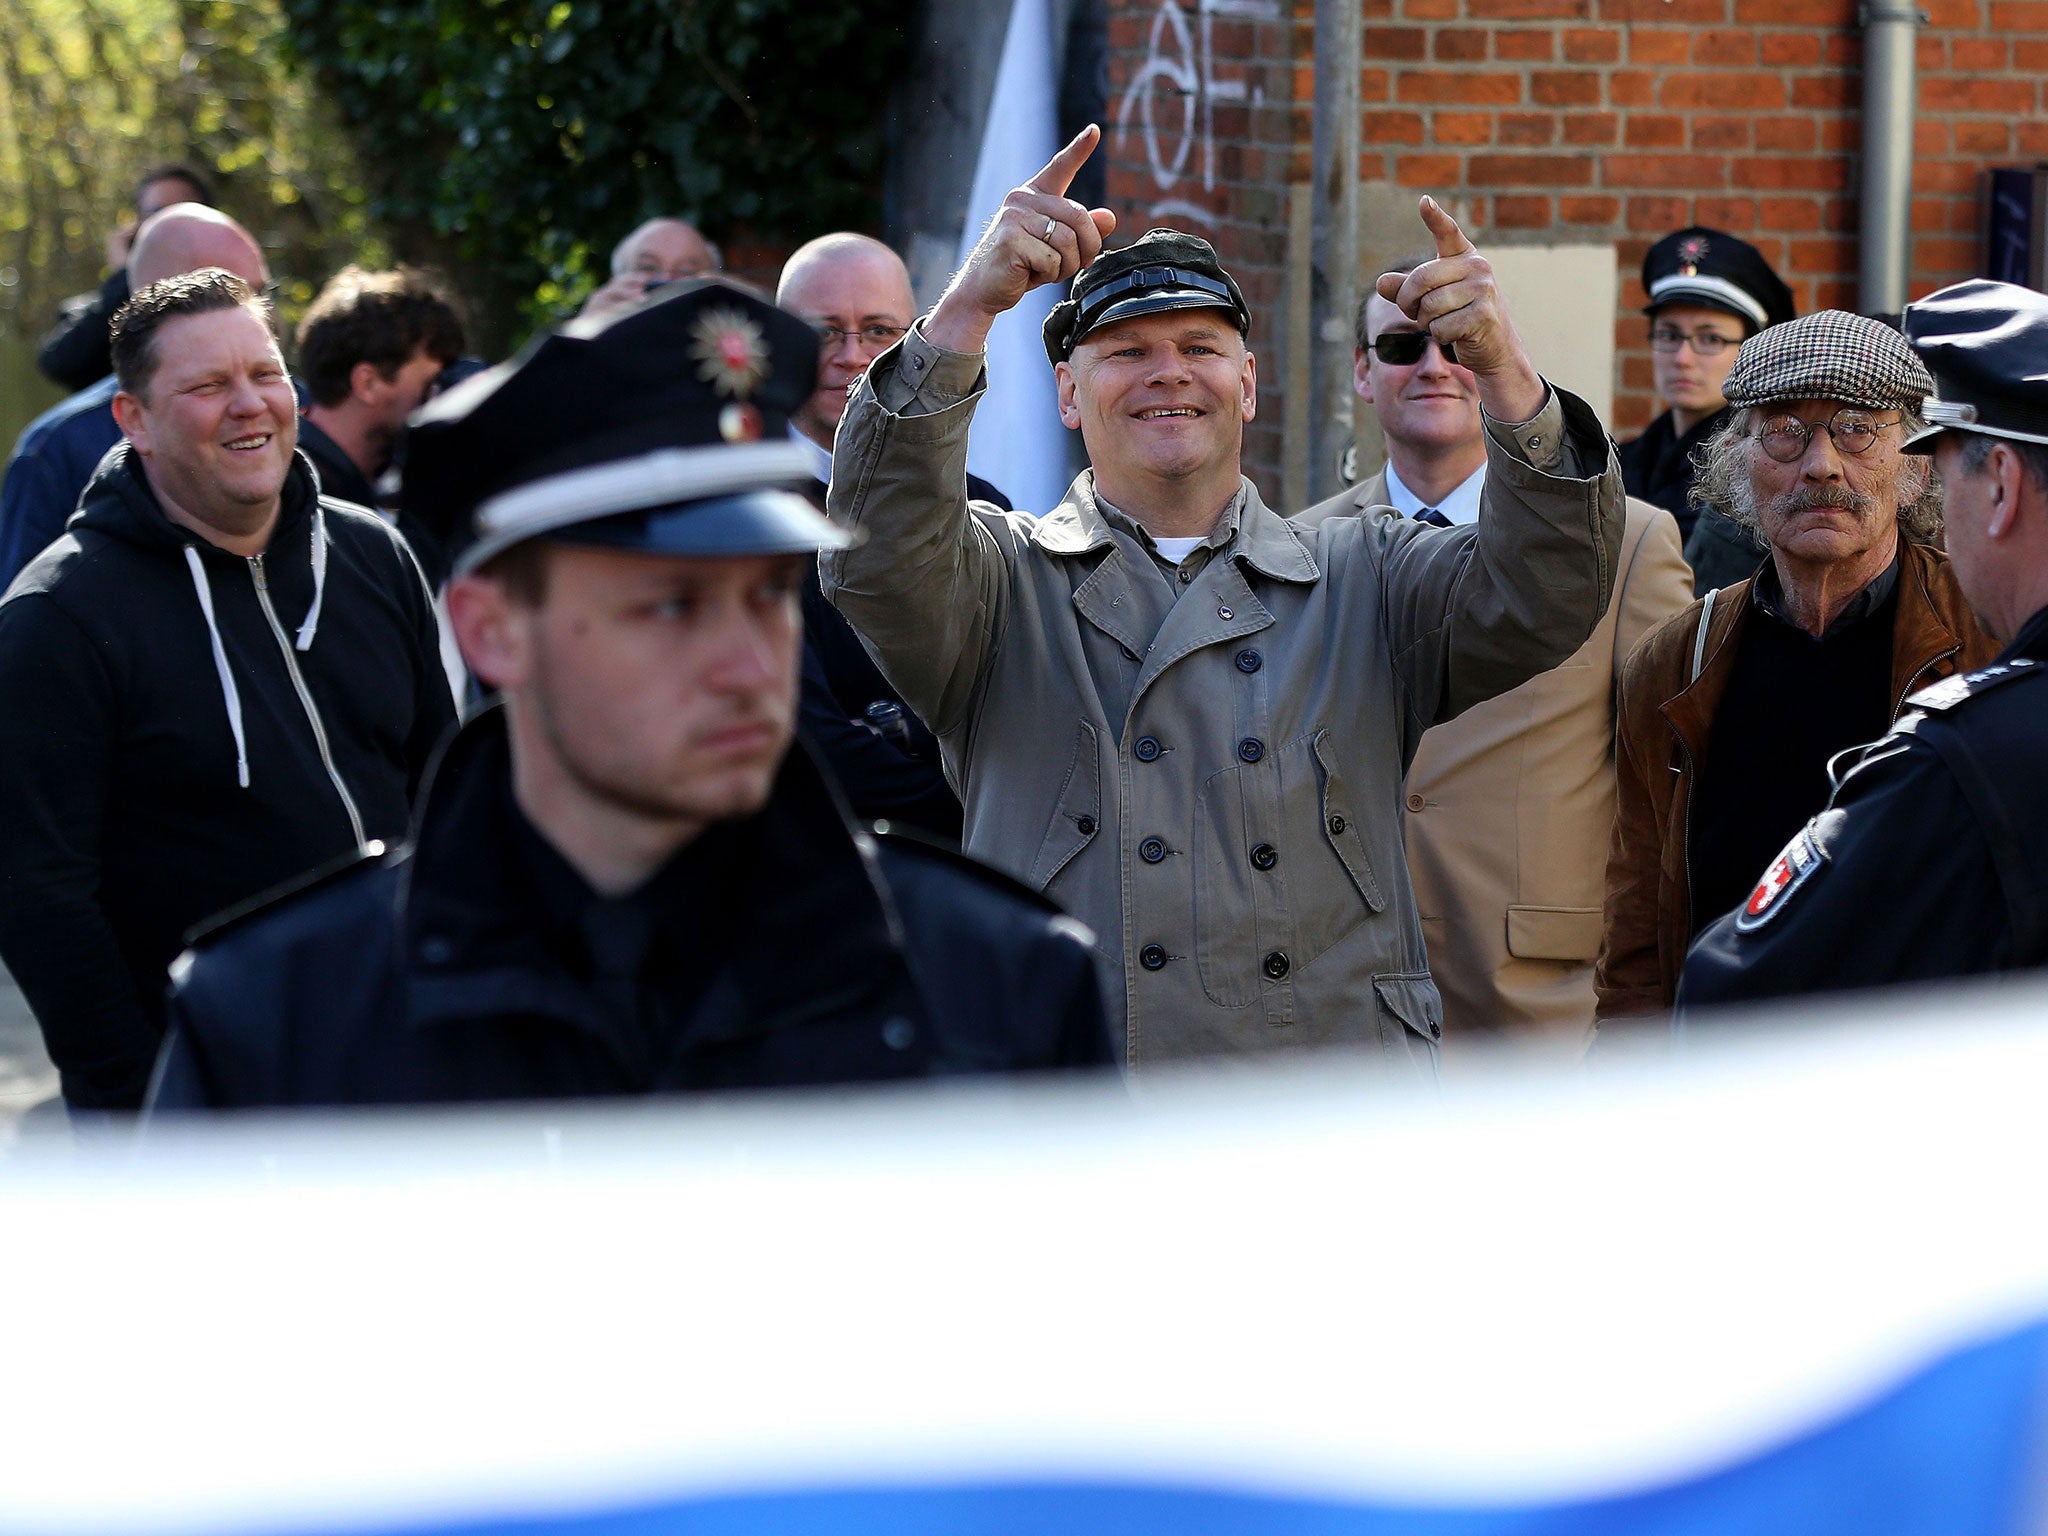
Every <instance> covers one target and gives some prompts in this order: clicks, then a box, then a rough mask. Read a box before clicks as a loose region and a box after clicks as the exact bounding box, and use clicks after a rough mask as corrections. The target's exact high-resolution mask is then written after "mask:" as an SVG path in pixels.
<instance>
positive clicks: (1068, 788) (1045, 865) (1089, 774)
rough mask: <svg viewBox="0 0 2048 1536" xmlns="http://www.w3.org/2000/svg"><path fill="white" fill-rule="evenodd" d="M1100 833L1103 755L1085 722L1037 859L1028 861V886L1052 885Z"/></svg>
mask: <svg viewBox="0 0 2048 1536" xmlns="http://www.w3.org/2000/svg"><path fill="white" fill-rule="evenodd" d="M1101 830H1102V755H1101V753H1100V751H1099V750H1098V749H1097V742H1096V736H1095V727H1094V726H1092V725H1090V724H1089V723H1088V722H1087V721H1086V720H1083V721H1082V722H1081V723H1080V726H1079V728H1078V729H1077V730H1076V731H1075V733H1074V756H1073V760H1072V761H1071V762H1069V763H1068V764H1067V776H1066V777H1065V778H1064V779H1062V780H1061V781H1060V792H1059V797H1058V799H1057V800H1055V801H1054V803H1053V808H1052V819H1051V820H1050V821H1048V822H1047V823H1046V828H1045V837H1044V839H1043V841H1041V842H1040V843H1039V845H1038V857H1037V858H1035V859H1033V860H1032V861H1031V873H1030V875H1029V877H1028V880H1027V883H1028V884H1030V885H1031V886H1033V887H1034V888H1035V889H1037V890H1041V891H1042V890H1044V889H1045V888H1046V887H1047V886H1049V885H1051V884H1052V882H1053V879H1054V877H1055V876H1057V875H1058V874H1059V872H1060V871H1061V870H1063V869H1065V868H1066V867H1067V865H1068V864H1069V863H1070V862H1071V861H1072V860H1073V857H1074V855H1075V854H1077V853H1079V852H1080V851H1081V850H1082V849H1083V848H1086V847H1087V846H1088V845H1089V844H1090V843H1092V842H1094V841H1095V838H1096V834H1097V833H1098V832H1100V831H1101Z"/></svg>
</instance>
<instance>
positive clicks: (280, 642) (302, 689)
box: [248, 555, 364, 848]
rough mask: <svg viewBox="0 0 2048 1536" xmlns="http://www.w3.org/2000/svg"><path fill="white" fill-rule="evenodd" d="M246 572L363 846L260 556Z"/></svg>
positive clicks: (352, 805) (352, 801)
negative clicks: (273, 603)
mask: <svg viewBox="0 0 2048 1536" xmlns="http://www.w3.org/2000/svg"><path fill="white" fill-rule="evenodd" d="M248 560H249V575H250V576H251V578H252V579H254V581H255V583H256V602H257V605H258V606H259V607H261V608H262V610H263V617H264V618H266V619H268V620H269V621H270V633H271V634H272V635H273V636H275V637H276V640H277V649H278V651H279V652H280V653H281V654H282V655H283V657H284V669H285V671H287V672H289V673H290V674H291V679H292V687H293V688H294V689H296V690H297V692H298V695H299V705H300V707H301V708H303V709H304V710H305V711H306V722H307V724H309V725H311V726H312V727H313V742H314V744H315V745H316V746H318V747H319V749H320V761H321V763H322V764H323V765H325V767H326V769H327V777H328V778H329V779H331V780H333V781H334V792H335V793H336V794H337V795H339V796H341V808H342V809H343V810H345V811H347V812H348V824H349V828H350V830H351V831H353V832H354V833H355V835H356V846H357V847H358V848H360V847H362V846H363V841H364V839H363V818H362V816H361V815H360V814H359V813H358V812H357V810H356V802H355V799H354V797H353V796H351V795H350V794H349V792H348V786H347V785H346V784H344V783H342V782H341V773H340V771H339V770H337V769H336V768H335V766H334V753H333V752H332V751H331V750H330V749H329V748H328V745H327V727H326V726H324V725H322V724H321V723H320V711H319V710H318V709H316V708H314V706H313V695H312V694H311V693H309V692H307V691H306V679H305V678H304V676H303V675H301V674H300V672H299V659H298V657H297V656H295V655H293V654H292V644H291V641H289V640H287V639H286V638H285V633H284V626H283V625H282V624H280V623H278V622H277V610H276V609H275V608H273V607H271V606H270V582H269V581H268V579H266V578H265V576H264V574H263V557H262V556H261V555H251V556H249V557H248Z"/></svg>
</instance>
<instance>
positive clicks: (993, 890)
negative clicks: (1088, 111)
mask: <svg viewBox="0 0 2048 1536" xmlns="http://www.w3.org/2000/svg"><path fill="white" fill-rule="evenodd" d="M816 350H817V339H816V336H815V335H814V334H813V332H812V331H811V329H810V327H809V326H807V325H805V324H804V323H803V322H801V321H799V320H797V319H795V318H793V317H792V316H789V315H786V314H784V313H783V312H782V311H780V310H777V309H775V308H773V307H772V306H770V305H768V304H765V303H762V302H760V301H758V300H755V299H753V298H751V297H749V296H748V295H746V294H744V293H742V292H740V291H739V290H737V289H735V288H732V287H730V286H728V285H725V284H723V283H720V282H716V281H706V282H700V283H694V284H692V285H690V286H689V287H687V288H684V289H680V290H677V291H674V292H672V293H671V294H669V295H668V296H666V297H662V298H658V299H656V300H653V301H651V302H649V303H647V304H645V305H642V306H640V307H638V308H635V309H632V310H629V311H627V312H625V313H623V314H622V315H618V316H615V317H611V318H609V319H607V320H604V321H593V322H576V323H574V324H572V325H571V326H570V327H567V328H565V330H564V331H563V332H561V333H558V334H555V335H551V336H547V337H545V338H543V339H542V340H541V341H540V342H538V343H537V344H536V345H535V346H534V347H532V348H530V349H529V350H528V352H527V353H526V354H525V355H524V356H523V357H522V358H520V359H519V360H518V361H517V362H516V363H514V364H510V365H507V366H506V367H503V368H498V369H493V370H491V371H490V372H488V373H486V374H484V375H482V376H480V377H478V378H476V379H473V380H471V381H470V382H469V383H468V384H466V385H464V386H462V387H460V388H458V389H456V390H454V391H452V392H451V393H449V394H448V395H446V396H443V397H442V398H440V399H439V400H437V401H435V402H433V403H432V404H431V405H430V406H428V407H427V408H426V410H425V411H424V412H423V413H422V415H421V416H419V417H417V418H416V419H415V425H414V428H413V433H412V440H411V457H410V462H409V464H408V468H407V474H406V481H405V494H406V497H407V498H408V500H410V501H413V502H414V503H415V505H416V508H417V509H418V510H419V511H421V512H422V513H423V514H424V515H426V516H427V518H428V520H429V521H430V522H432V523H435V524H437V525H439V526H441V527H443V528H447V529H449V530H450V532H451V534H452V536H453V537H452V540H451V542H452V543H453V544H454V545H455V547H456V552H455V565H454V576H453V579H452V581H451V583H450V586H449V588H448V606H449V613H450V618H451V620H452V622H453V625H454V628H455V632H456V635H457V637H458V638H459V639H460V641H461V644H462V648H463V653H464V655H465V657H466V658H467V660H468V662H469V665H470V666H471V667H472V668H473V669H474V671H475V672H476V674H477V675H478V676H479V677H480V678H481V679H482V680H483V681H484V682H485V683H486V684H487V685H489V686H491V687H493V688H495V689H497V690H498V691H499V693H500V694H501V695H502V698H503V703H502V706H501V707H497V708H493V709H490V710H488V711H486V712H485V713H484V714H482V715H480V716H479V717H478V718H476V719H474V720H472V721H471V722H470V723H469V724H468V725H467V726H465V727H464V728H463V729H462V730H461V731H460V732H458V733H457V734H456V735H455V736H454V737H453V738H452V740H451V741H450V742H449V744H448V745H447V747H446V748H445V750H444V753H443V756H442V758H441V760H440V763H439V765H438V767H437V768H436V770H435V772H434V776H433V778H432V781H431V784H430V786H429V788H428V790H427V792H426V794H425V796H424V797H423V802H422V806H421V810H420V814H419V817H418V820H417V823H416V826H415V829H414V835H413V840H412V842H411V844H410V845H409V846H406V847H403V848H399V849H396V850H392V851H389V852H386V851H382V850H375V849H372V850H366V854H365V857H364V858H363V859H361V860H360V861H359V862H356V863H354V864H353V865H352V866H351V867H349V868H347V869H346V870H344V871H342V872H340V873H338V874H333V875H330V876H328V877H327V878H325V879H323V880H320V881H317V882H315V883H314V884H312V885H311V886H309V887H307V888H303V889H301V890H299V891H297V892H296V893H294V894H287V895H284V896H282V897H279V898H276V899H274V900H271V901H269V902H268V903H266V904H263V905H260V906H259V907H258V908H257V909H256V910H253V911H251V912H249V913H248V914H247V915H244V916H241V917H239V918H236V919H231V920H229V921H228V922H227V923H226V924H225V925H224V926H222V927H220V928H218V929H217V930H216V931H214V932H213V933H212V934H210V935H209V936H206V937H203V938H202V939H200V940H199V941H198V942H197V943H196V944H195V946H194V947H193V948H192V949H191V950H190V951H188V952H187V954H186V955H185V956H184V957H183V958H182V959H181V960H180V961H179V962H178V965H177V966H176V967H175V969H174V973H173V975H174V988H173V997H172V1002H171V1033H170V1038H169V1040H168V1042H167V1044H166V1047H165V1053H164V1056H163V1059H162V1061H161V1062H160V1064H159V1068H158V1075H157V1081H156V1084H155V1087H154V1089H153V1093H152V1097H151V1101H150V1102H151V1107H152V1108H153V1109H157V1110H166V1109H171V1108H174V1107H187V1106H239V1105H341V1104H399V1103H427V1102H436V1101H452V1100H480V1099H527V1098H582V1097H607V1096H616V1095H628V1094H640V1093H649V1092H659V1091H679V1090H692V1089H718V1088H739V1087H762V1086H771V1085H800V1084H824V1083H845V1082H856V1081H869V1080H881V1079H891V1078H906V1077H919V1076H930V1075H938V1074H946V1073H966V1072H1008V1071H1017V1070H1025V1069H1032V1068H1049V1067H1067V1066H1086V1065H1095V1064H1102V1063H1107V1062H1108V1061H1109V1060H1110V1054H1109V1046H1108V1039H1107V1036H1106V1033H1105V1030H1104V1025H1103V1017H1102V1011H1101V1003H1100V996H1099V988H1098V985H1097V982H1096V978H1095V974H1094V971H1093V969H1092V961H1091V957H1090V952H1089V947H1088V946H1089V938H1088V935H1087V933H1086V931H1085V930H1084V929H1082V928H1081V927H1080V926H1079V925H1078V924H1075V923H1072V922H1070V921H1069V920H1067V919H1065V918H1062V917H1061V916H1059V914H1058V913H1057V911H1056V910H1055V909H1054V908H1053V907H1051V906H1050V905H1049V904H1047V903H1046V902H1044V901H1043V900H1041V899H1040V898H1038V897H1036V896H1035V895H1033V894H1032V893H1030V892H1029V891H1027V890H1025V889H1024V888H1022V887H1020V886H1017V885H1014V884H1012V883H1011V882H1009V881H1008V880H1006V879H1004V878H1003V877H1001V876H999V875H996V874H994V873H992V872H990V871H987V870H985V869H983V868H981V867H980V866H978V865H974V864H972V863H969V862H968V861H966V860H965V859H963V858H961V857H960V856H958V855H955V854H948V853H944V852H941V851H938V850H935V849H931V848H928V847H926V846H923V845H921V844H917V843H912V842H907V841H903V840H900V839H898V838H894V837H889V836H871V835H870V834H868V833H867V832H865V831H860V830H856V829H855V828H854V827H853V826H852V825H850V824H849V822H848V821H847V819H846V818H845V815H844V813H843V812H842V810H841V809H840V805H839V802H838V800H837V798H836V796H835V794H834V792H833V791H832V790H831V789H830V788H829V787H828V785H827V784H826V782H825V781H824V780H823V778H822V777H821V776H820V774H819V772H818V770H817V768H816V767H815V766H814V765H813V764H812V762H811V759H810V758H809V757H808V756H807V754H806V753H805V751H804V750H803V749H802V748H801V747H798V748H795V749H794V750H792V747H791V740H792V730H793V722H794V720H795V713H796V697H797V659H798V652H799V649H800V640H801V625H800V619H799V607H798V584H799V582H800V581H801V579H802V577H803V575H804V573H805V571H806V569H807V559H808V557H809V556H810V555H811V554H813V553H814V552H815V551H816V550H818V549H820V548H832V547H836V546H838V545H840V544H843V543H844V542H845V539H846V536H845V535H844V534H842V533H841V532H839V531H838V530H836V529H834V528H833V527H832V525H831V524H829V523H828V522H827V521H826V520H825V519H824V518H823V517H821V516H820V515H819V514H818V513H817V512H816V511H814V510H813V509H812V508H811V507H810V506H809V505H808V504H807V503H806V502H805V501H804V500H803V498H802V497H800V496H797V495H794V494H791V492H790V489H789V488H790V487H792V486H794V485H799V484H801V483H802V481H803V478H804V476H805V475H806V474H807V472H808V470H807V465H806V461H805V459H804V457H803V455H802V453H801V452H800V451H799V450H798V449H797V448H796V447H795V446H794V445H793V444H791V443H789V442H788V441H787V440H786V438H785V436H784V425H785V421H786V418H787V415H788V413H789V411H790V410H791V409H792V408H793V407H794V406H796V405H798V404H799V403H801V402H802V401H803V400H804V398H805V397H806V396H808V395H809V394H810V392H811V388H812V384H813V374H814V366H815V364H814V359H815V356H816ZM464 545H466V546H467V547H466V548H464V547H462V546H464Z"/></svg>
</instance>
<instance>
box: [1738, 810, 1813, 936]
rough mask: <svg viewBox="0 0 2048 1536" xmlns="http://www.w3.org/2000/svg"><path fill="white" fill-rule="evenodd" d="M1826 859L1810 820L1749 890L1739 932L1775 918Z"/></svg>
mask: <svg viewBox="0 0 2048 1536" xmlns="http://www.w3.org/2000/svg"><path fill="white" fill-rule="evenodd" d="M1825 858H1826V855H1825V854H1823V853H1822V852H1821V851H1820V843H1819V841H1818V840H1817V839H1815V837H1814V835H1813V823H1812V822H1810V821H1809V822H1808V823H1807V824H1806V825H1805V826H1803V827H1801V828H1800V829H1799V835H1798V836H1797V837H1795V838H1793V839H1792V841H1791V842H1789V843H1787V844H1786V845H1785V851H1784V852H1783V853H1781V854H1779V855H1778V856H1777V857H1776V858H1775V859H1773V860H1771V865H1770V868H1768V869H1766V870H1765V871H1764V875H1763V878H1762V879H1761V880H1759V881H1757V883H1756V889H1755V890H1753V891H1751V892H1750V893H1749V900H1747V901H1745V902H1744V903H1743V904H1742V910H1741V911H1740V912H1739V913H1737V914H1736V917H1735V930H1736V932H1738V933H1754V932H1755V931H1756V930H1757V929H1759V928H1761V927H1763V925H1764V924H1765V923H1768V922H1769V921H1770V920H1771V919H1772V918H1774V917H1776V916H1777V915H1778V913H1779V912H1781V911H1783V910H1784V907H1785V903H1786V898H1787V897H1788V896H1790V895H1791V894H1792V893H1793V892H1794V891H1796V890H1798V889H1799V887H1800V886H1802V885H1804V884H1805V883H1806V881H1807V878H1808V877H1809V876H1810V875H1812V873H1813V872H1814V871H1815V870H1816V869H1819V868H1820V866H1821V863H1822V862H1823V860H1824V859H1825Z"/></svg>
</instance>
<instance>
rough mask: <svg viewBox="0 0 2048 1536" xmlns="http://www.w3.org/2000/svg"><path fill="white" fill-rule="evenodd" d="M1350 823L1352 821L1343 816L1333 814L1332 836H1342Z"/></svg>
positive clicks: (1331, 823)
mask: <svg viewBox="0 0 2048 1536" xmlns="http://www.w3.org/2000/svg"><path fill="white" fill-rule="evenodd" d="M1350 825H1351V823H1350V822H1348V821H1346V820H1345V819H1344V818H1343V817H1342V816H1332V817H1331V818H1330V836H1332V837H1342V836H1343V835H1344V829H1345V828H1346V827H1348V826H1350Z"/></svg>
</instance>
